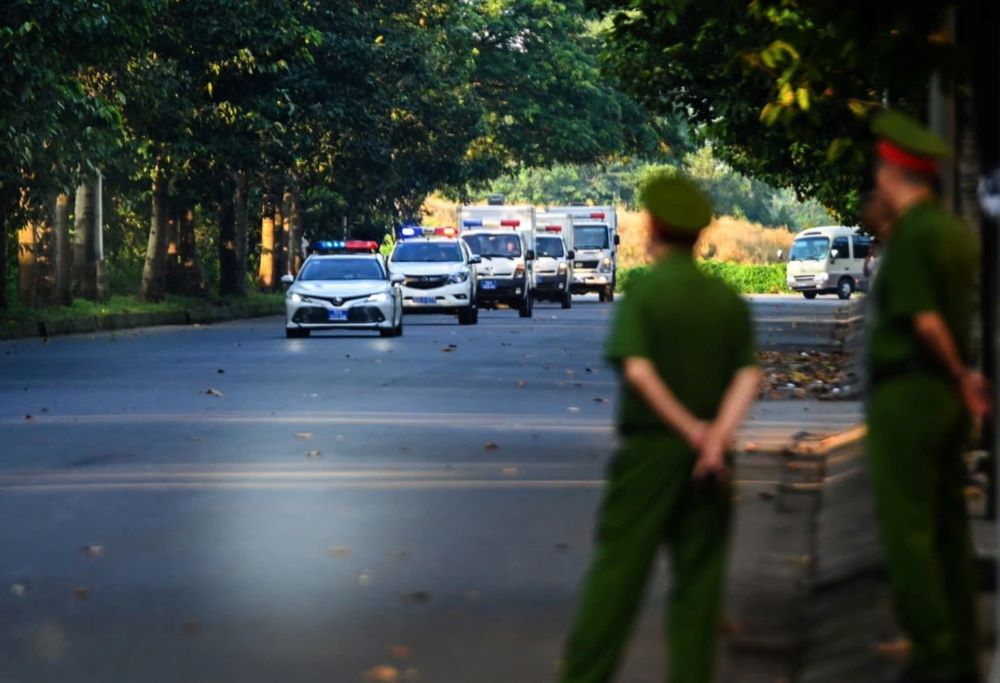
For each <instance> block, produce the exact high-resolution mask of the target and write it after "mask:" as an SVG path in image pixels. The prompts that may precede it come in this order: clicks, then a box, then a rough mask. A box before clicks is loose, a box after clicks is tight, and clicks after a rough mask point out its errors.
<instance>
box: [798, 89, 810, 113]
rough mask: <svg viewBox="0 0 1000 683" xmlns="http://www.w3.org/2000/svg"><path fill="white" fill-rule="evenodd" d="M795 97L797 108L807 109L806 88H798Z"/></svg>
mask: <svg viewBox="0 0 1000 683" xmlns="http://www.w3.org/2000/svg"><path fill="white" fill-rule="evenodd" d="M795 99H796V101H798V103H799V109H801V110H802V111H809V90H808V89H807V88H798V89H797V90H796V91H795Z"/></svg>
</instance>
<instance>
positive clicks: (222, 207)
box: [0, 0, 672, 298]
mask: <svg viewBox="0 0 1000 683" xmlns="http://www.w3.org/2000/svg"><path fill="white" fill-rule="evenodd" d="M594 27H595V24H593V23H591V22H589V21H588V19H587V14H586V12H585V11H584V8H583V4H582V0H564V1H562V2H556V1H555V0H488V1H484V2H476V3H469V2H465V1H464V0H370V1H369V0H342V1H337V2H327V1H322V2H317V1H313V0H307V1H305V2H303V1H301V0H169V1H168V0H130V1H129V2H124V0H59V1H58V2H57V1H55V0H10V1H9V2H8V3H6V4H5V5H4V11H3V13H2V14H0V49H2V55H3V69H2V70H0V224H2V225H3V227H4V236H5V239H4V240H3V244H7V242H8V240H9V239H11V237H12V235H13V234H14V233H15V231H16V229H17V226H18V225H19V224H20V223H21V222H22V221H23V220H24V218H25V217H26V215H27V214H28V213H29V212H30V210H31V208H32V207H33V206H34V205H35V204H38V205H42V204H45V205H47V204H48V203H50V201H51V197H52V196H54V193H55V192H56V191H59V190H65V189H69V188H71V187H73V186H74V185H75V184H76V182H77V181H78V179H79V177H80V176H81V174H83V173H85V172H91V171H92V170H94V169H100V170H101V171H102V172H103V174H104V177H105V183H104V188H105V207H106V210H105V212H104V213H105V217H106V221H105V224H106V226H107V235H106V237H107V240H106V242H107V254H108V256H109V258H110V260H111V262H110V263H109V266H110V269H111V273H110V275H111V280H112V282H113V283H114V284H115V288H116V289H118V290H119V291H120V290H121V289H124V288H126V287H129V284H128V283H130V282H131V283H132V285H131V286H132V287H133V288H134V287H135V286H136V285H137V283H136V282H135V277H136V273H137V272H139V271H142V261H143V259H144V258H145V260H146V262H147V268H146V270H147V271H150V267H149V264H150V263H152V264H154V265H155V264H156V263H159V261H160V255H159V254H160V253H161V252H162V251H163V248H164V245H163V243H162V241H158V240H157V239H149V237H150V236H152V235H153V232H151V231H150V226H152V227H154V228H155V227H159V229H160V230H161V233H162V232H164V231H165V230H166V229H165V226H168V227H169V226H170V225H173V224H174V222H176V220H177V217H178V216H180V215H188V213H190V215H193V216H194V218H195V221H196V224H197V225H196V229H195V234H196V236H197V238H198V241H199V244H201V245H202V252H203V253H202V254H201V257H202V260H204V261H206V266H205V268H204V271H205V272H206V273H208V274H214V273H216V272H221V271H220V268H219V266H218V265H217V263H216V260H217V259H216V257H215V254H208V253H205V252H206V250H207V249H209V248H211V249H215V248H219V249H220V250H221V252H220V255H219V257H218V258H219V259H222V258H223V255H224V252H225V246H224V243H225V242H226V240H231V239H232V237H231V235H232V234H234V232H233V229H232V225H233V220H232V217H233V215H234V211H236V210H237V209H239V208H240V207H243V206H249V215H250V216H251V217H252V218H251V224H252V225H254V224H258V225H259V221H258V220H257V219H255V218H253V217H254V216H256V217H259V216H260V215H261V212H262V211H264V210H265V207H267V206H268V205H274V204H275V203H277V202H278V200H279V199H280V198H281V196H282V194H283V193H284V192H285V190H286V188H294V189H295V191H296V196H297V197H300V198H301V200H302V206H303V215H304V216H305V222H306V232H307V235H310V236H312V237H321V236H339V235H341V234H342V232H341V231H342V227H341V226H343V225H344V224H345V223H346V225H347V226H348V229H349V230H350V232H351V234H352V235H354V236H368V237H376V238H377V237H380V236H381V235H382V234H383V233H384V232H385V229H386V226H387V225H389V224H391V223H393V222H395V221H397V220H399V219H400V218H403V217H407V216H412V215H415V214H416V213H418V212H419V208H420V206H421V204H422V202H423V200H424V198H425V197H426V196H427V195H428V194H429V193H431V192H433V191H438V190H442V189H448V188H450V189H451V190H452V191H453V192H464V190H465V188H467V187H469V186H471V185H481V184H483V183H485V182H488V181H490V180H492V179H494V178H496V177H497V176H498V175H500V174H504V173H509V172H512V171H515V170H518V169H522V168H529V167H539V166H549V165H552V164H557V163H590V162H595V161H601V162H609V161H621V160H623V159H625V160H627V157H628V155H630V154H644V155H649V154H652V153H654V152H655V151H656V150H657V149H658V147H659V146H660V145H661V136H662V135H663V134H664V130H662V129H660V128H658V127H657V126H655V125H652V124H651V122H650V119H649V117H648V116H647V114H646V112H645V110H644V109H643V108H642V107H641V106H640V105H639V104H637V103H636V102H635V101H634V100H632V99H630V98H629V97H628V96H626V95H624V94H622V92H621V91H620V89H619V88H618V84H617V83H616V82H615V81H613V80H610V79H609V78H608V76H607V75H606V74H603V73H602V72H601V70H600V68H599V47H600V46H599V43H598V41H597V39H596V37H595V35H596V34H595V31H594ZM667 142H668V144H672V142H671V141H670V140H669V138H668V140H667ZM234 193H235V195H236V197H237V199H234ZM241 202H242V203H241ZM223 226H225V229H223ZM258 239H259V237H255V236H254V233H253V231H251V238H250V243H251V244H250V249H249V251H248V253H246V254H243V256H244V257H245V258H244V260H247V259H251V260H252V259H253V258H254V257H253V253H254V244H255V243H256V242H257V241H258ZM189 242H190V240H189ZM189 242H188V243H189ZM12 256H13V255H12V254H10V253H8V254H6V255H4V254H0V262H2V263H3V264H5V265H7V264H10V263H12V262H13V259H12V258H11V257H12ZM206 256H209V257H210V258H206ZM227 258H228V257H227ZM228 267H229V266H227V268H228ZM153 270H155V268H154V269H153ZM150 272H152V271H150ZM145 279H147V278H146V277H145V276H144V280H145ZM152 279H155V278H152ZM224 289H225V290H226V291H230V292H231V291H236V290H234V288H233V287H232V282H229V284H228V285H227V286H226V287H224ZM149 291H150V296H151V297H152V298H156V297H157V296H159V293H158V292H157V291H156V287H151V288H150V290H149Z"/></svg>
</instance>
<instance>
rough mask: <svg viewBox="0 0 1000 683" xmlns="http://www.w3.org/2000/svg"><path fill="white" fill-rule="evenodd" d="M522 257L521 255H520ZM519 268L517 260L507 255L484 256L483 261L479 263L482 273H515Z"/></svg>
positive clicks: (508, 274) (504, 274)
mask: <svg viewBox="0 0 1000 683" xmlns="http://www.w3.org/2000/svg"><path fill="white" fill-rule="evenodd" d="M518 258H520V257H518ZM516 268H517V261H516V260H515V259H512V258H507V257H506V256H483V262H482V263H481V264H480V265H479V271H478V272H479V274H480V275H503V276H510V275H513V274H514V270H515V269H516Z"/></svg>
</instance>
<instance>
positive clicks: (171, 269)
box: [163, 200, 184, 294]
mask: <svg viewBox="0 0 1000 683" xmlns="http://www.w3.org/2000/svg"><path fill="white" fill-rule="evenodd" d="M177 214H178V211H177V207H176V206H175V205H174V203H173V202H171V201H169V200H168V201H167V254H166V261H164V265H163V281H164V286H165V288H166V292H167V294H183V291H182V290H183V288H184V287H183V284H182V283H181V279H182V276H181V247H180V243H181V233H180V221H179V220H178V216H177Z"/></svg>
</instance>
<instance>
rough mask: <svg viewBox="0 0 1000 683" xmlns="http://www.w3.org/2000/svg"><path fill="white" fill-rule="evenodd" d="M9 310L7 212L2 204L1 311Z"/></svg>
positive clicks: (0, 236) (0, 228)
mask: <svg viewBox="0 0 1000 683" xmlns="http://www.w3.org/2000/svg"><path fill="white" fill-rule="evenodd" d="M6 310H7V212H6V211H5V210H4V207H3V205H2V202H0V311H6Z"/></svg>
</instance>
